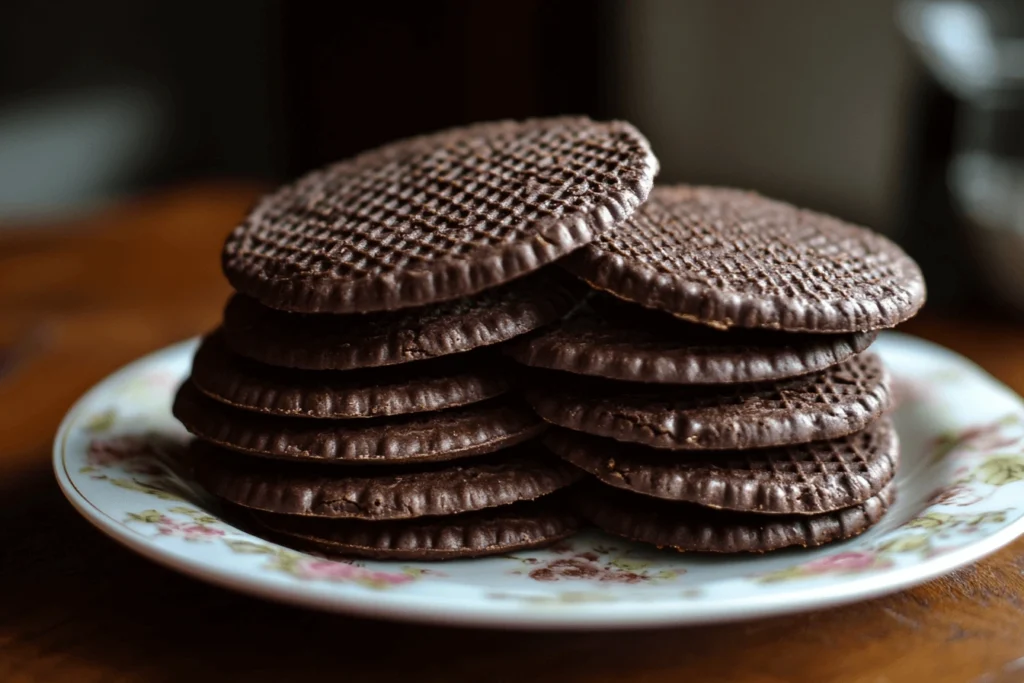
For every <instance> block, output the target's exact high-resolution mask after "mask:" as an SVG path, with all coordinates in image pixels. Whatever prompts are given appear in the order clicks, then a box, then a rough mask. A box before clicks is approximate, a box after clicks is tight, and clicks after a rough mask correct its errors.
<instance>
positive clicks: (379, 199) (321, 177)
mask: <svg viewBox="0 0 1024 683" xmlns="http://www.w3.org/2000/svg"><path fill="white" fill-rule="evenodd" d="M657 170H658V163H657V160H656V159H655V157H654V155H653V154H652V153H651V150H650V146H649V145H648V143H647V141H646V140H645V139H644V137H643V136H642V135H640V133H639V132H637V130H636V129H635V128H633V126H631V125H629V124H628V123H624V122H618V121H615V122H609V123H599V122H595V121H591V120H589V119H586V118H556V119H535V120H530V121H522V122H515V121H501V122H496V123H485V124H477V125H474V126H469V127H467V128H459V129H453V130H448V131H443V132H440V133H435V134H433V135H426V136H422V137H417V138H412V139H409V140H402V141H400V142H396V143H393V144H390V145H388V146H386V147H382V148H380V149H377V150H373V151H371V152H367V153H365V154H362V155H360V156H358V157H356V158H354V159H351V160H348V161H344V162H341V163H338V164H335V165H333V166H330V167H327V168H324V169H321V170H317V171H314V172H312V173H310V174H308V175H306V176H305V177H303V178H300V179H299V180H297V181H296V182H294V183H292V184H291V185H288V186H286V187H283V188H281V189H279V190H278V191H276V192H274V193H273V194H271V195H268V196H267V197H264V198H263V199H262V200H261V201H260V202H259V203H258V204H257V205H256V207H255V208H254V209H253V210H252V212H251V213H250V214H249V216H248V217H247V218H246V219H245V221H244V222H243V223H242V225H240V226H239V227H238V228H236V229H235V230H234V232H232V233H231V235H230V236H229V237H228V240H227V243H226V244H225V246H224V252H223V266H224V273H225V274H226V275H227V277H228V280H229V281H230V282H231V284H232V285H234V287H235V289H237V290H238V291H240V292H243V293H245V294H248V295H249V296H252V297H254V298H256V299H258V300H259V301H260V302H262V303H263V304H265V305H267V306H270V307H272V308H279V309H282V310H290V311H303V312H307V313H314V312H323V313H362V312H369V311H382V310H393V309H396V308H404V307H407V306H422V305H425V304H430V303H435V302H438V301H446V300H449V299H455V298H458V297H461V296H467V295H471V294H475V293H477V292H481V291H483V290H485V289H488V288H490V287H494V286H495V285H499V284H502V283H505V282H508V281H509V280H512V279H514V278H516V277H519V276H521V275H524V274H526V273H529V272H532V271H534V270H536V269H538V268H540V267H541V266H543V265H544V264H546V263H550V262H552V261H554V260H555V259H557V258H559V257H561V256H564V255H565V254H568V253H569V252H570V251H572V250H574V249H577V248H579V247H581V246H583V245H584V244H587V243H588V242H590V241H591V240H593V239H594V238H595V237H596V236H598V235H600V234H601V233H603V232H605V231H606V230H608V229H609V228H611V227H612V226H613V225H615V224H617V223H619V222H621V221H622V220H623V219H625V218H627V217H628V216H630V215H631V214H632V213H633V211H634V210H635V209H636V207H637V206H638V205H639V204H640V203H642V202H643V201H644V200H645V199H646V198H647V194H648V192H649V191H650V189H651V186H652V185H653V183H654V175H655V173H657Z"/></svg>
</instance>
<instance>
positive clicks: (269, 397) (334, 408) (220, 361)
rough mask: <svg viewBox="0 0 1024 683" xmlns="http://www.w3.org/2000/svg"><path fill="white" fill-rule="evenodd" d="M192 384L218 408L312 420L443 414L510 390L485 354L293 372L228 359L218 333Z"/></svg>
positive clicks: (195, 367) (203, 352)
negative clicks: (339, 369) (398, 363)
mask: <svg viewBox="0 0 1024 683" xmlns="http://www.w3.org/2000/svg"><path fill="white" fill-rule="evenodd" d="M191 379H192V383H193V384H195V386H196V388H197V389H199V390H200V391H201V392H203V393H204V394H206V395H207V396H210V397H211V398H214V399H216V400H217V401H219V402H221V403H227V404H228V405H233V406H236V407H238V408H244V409H245V410H250V411H254V412H259V413H267V414H272V415H286V416H293V417H315V418H359V417H384V416H388V415H404V414H408V413H422V412H427V411H432V410H444V409H447V408H455V407H458V406H463V405H468V404H470V403H477V402H479V401H484V400H487V399H489V398H494V397H495V396H500V395H501V394H504V393H505V392H506V391H508V389H509V386H510V381H509V373H507V372H505V363H503V362H502V360H501V358H500V357H496V356H495V355H494V354H490V353H486V352H482V351H475V352H472V353H470V354H467V355H458V356H448V357H446V358H437V359H434V360H426V361H419V362H416V363H410V364H408V365H401V366H393V367H387V368H371V369H368V370H349V371H337V370H293V369H290V368H289V369H283V368H277V367H274V366H271V365H265V364H263V363H259V362H256V361H253V360H249V359H248V358H243V357H241V356H238V355H236V354H234V353H232V352H231V351H229V350H227V348H226V347H225V345H224V340H223V337H222V335H221V334H220V331H219V330H218V331H217V332H214V333H213V334H212V335H210V336H209V337H207V338H206V339H205V340H203V343H202V345H201V346H200V347H199V350H198V351H197V352H196V356H195V360H194V361H193V363H192V377H191Z"/></svg>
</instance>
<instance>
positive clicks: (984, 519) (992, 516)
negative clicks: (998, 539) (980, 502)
mask: <svg viewBox="0 0 1024 683" xmlns="http://www.w3.org/2000/svg"><path fill="white" fill-rule="evenodd" d="M1005 521H1006V511H1005V510H996V511H993V512H982V513H981V514H980V515H975V516H973V517H968V518H966V519H965V520H964V524H966V525H967V526H981V525H982V524H1001V523H1003V522H1005Z"/></svg>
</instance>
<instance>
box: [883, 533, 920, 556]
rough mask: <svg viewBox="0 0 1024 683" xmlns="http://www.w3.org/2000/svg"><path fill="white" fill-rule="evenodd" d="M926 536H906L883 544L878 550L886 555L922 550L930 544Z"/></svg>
mask: <svg viewBox="0 0 1024 683" xmlns="http://www.w3.org/2000/svg"><path fill="white" fill-rule="evenodd" d="M928 536H929V535H928V534H907V535H906V536H902V537H900V538H894V539H893V540H891V541H888V542H886V543H883V544H882V545H880V546H879V547H878V550H880V551H882V552H888V553H909V552H914V551H917V550H924V549H925V548H927V547H928V545H929V544H930V542H929V540H928Z"/></svg>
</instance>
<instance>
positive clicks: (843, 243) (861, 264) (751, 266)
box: [563, 186, 925, 332]
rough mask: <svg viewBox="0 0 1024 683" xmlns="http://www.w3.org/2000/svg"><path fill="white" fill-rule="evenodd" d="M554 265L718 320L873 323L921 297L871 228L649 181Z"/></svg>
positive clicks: (852, 328) (805, 325) (823, 328)
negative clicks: (638, 196) (640, 199)
mask: <svg viewBox="0 0 1024 683" xmlns="http://www.w3.org/2000/svg"><path fill="white" fill-rule="evenodd" d="M563 264H564V266H565V267H566V268H568V269H569V270H570V271H572V272H573V273H575V274H577V275H578V276H580V277H582V278H583V279H584V280H586V281H587V282H589V283H590V284H591V285H593V286H594V287H596V288H598V289H601V290H606V291H608V292H611V293H612V294H615V295H616V296H618V297H621V298H623V299H628V300H630V301H635V302H639V303H641V304H643V305H644V306H648V307H651V308H656V309H660V310H663V311H667V312H669V313H672V314H674V315H677V316H679V317H681V318H685V319H687V320H692V321H696V322H701V323H705V324H708V325H712V326H714V327H719V328H729V327H733V326H738V327H760V328H771V329H779V330H785V331H788V332H856V331H862V330H875V329H880V328H886V327H892V326H894V325H896V324H897V323H900V322H902V321H904V320H906V319H908V318H910V317H911V316H912V315H914V313H916V312H917V310H918V309H919V308H920V307H921V305H922V304H923V303H924V299H925V285H924V279H923V277H922V275H921V271H920V269H919V268H918V266H917V264H916V263H914V261H913V260H912V259H911V258H910V257H908V256H907V255H906V254H905V253H904V252H903V250H902V249H900V248H899V247H898V246H896V245H895V244H893V243H892V242H890V241H889V240H888V239H886V238H884V237H882V236H881V235H878V234H876V233H874V232H872V231H870V230H867V229H866V228H861V227H858V226H855V225H850V224H848V223H844V222H842V221H840V220H838V219H835V218H832V217H830V216H826V215H823V214H820V213H815V212H813V211H807V210H804V209H798V208H796V207H794V206H791V205H789V204H785V203H783V202H778V201H774V200H771V199H767V198H765V197H762V196H760V195H758V194H755V193H752V192H743V191H739V190H731V189H724V188H711V187H687V186H672V187H658V188H655V189H654V191H653V192H652V193H651V197H650V199H649V200H648V201H647V202H646V203H645V204H644V205H643V206H642V207H641V208H640V209H639V210H638V211H637V212H636V213H635V214H634V215H633V217H632V218H630V219H629V220H628V221H626V222H625V223H624V224H623V225H622V226H620V229H618V230H614V231H609V232H607V233H605V234H603V235H602V236H601V237H600V238H598V239H597V240H595V241H594V242H593V243H592V244H590V245H588V246H587V247H584V248H583V249H581V250H580V251H579V252H578V253H576V254H573V255H572V256H571V257H569V258H567V259H566V260H565V261H563Z"/></svg>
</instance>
